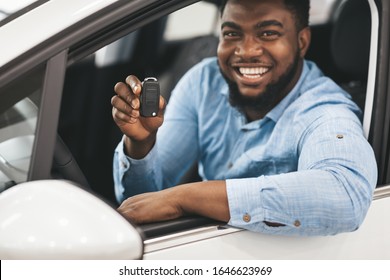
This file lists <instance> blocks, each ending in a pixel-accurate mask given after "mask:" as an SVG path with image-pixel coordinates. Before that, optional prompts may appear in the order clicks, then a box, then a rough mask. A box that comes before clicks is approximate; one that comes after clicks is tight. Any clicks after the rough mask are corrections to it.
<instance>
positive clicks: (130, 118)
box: [111, 75, 141, 123]
mask: <svg viewBox="0 0 390 280" xmlns="http://www.w3.org/2000/svg"><path fill="white" fill-rule="evenodd" d="M114 91H115V93H116V94H117V95H116V96H114V97H112V98H111V105H112V106H113V108H112V115H113V118H114V120H116V121H118V120H119V121H124V122H129V123H134V122H135V121H136V119H137V118H138V117H139V116H140V113H139V108H140V100H139V95H140V93H141V82H140V81H139V80H138V78H137V77H135V76H133V75H130V76H128V77H127V78H126V83H123V82H119V83H117V84H116V85H115V87H114Z"/></svg>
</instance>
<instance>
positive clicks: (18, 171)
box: [0, 67, 44, 191]
mask: <svg viewBox="0 0 390 280" xmlns="http://www.w3.org/2000/svg"><path fill="white" fill-rule="evenodd" d="M43 74H44V68H43V67H38V68H37V69H35V70H34V71H32V72H31V73H30V74H28V75H25V76H23V77H21V78H19V79H17V80H15V81H13V82H12V83H11V84H9V85H7V86H5V87H3V88H1V94H0V98H1V105H0V191H2V190H4V189H6V188H7V187H10V186H12V185H14V184H17V183H21V182H25V181H27V178H28V172H29V166H30V159H31V154H32V149H33V143H34V137H35V130H36V124H37V117H38V105H39V101H40V96H41V93H42V81H43Z"/></svg>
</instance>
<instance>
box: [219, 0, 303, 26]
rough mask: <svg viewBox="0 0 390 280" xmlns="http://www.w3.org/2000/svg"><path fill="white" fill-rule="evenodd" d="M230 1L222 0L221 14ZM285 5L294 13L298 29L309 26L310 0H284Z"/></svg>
mask: <svg viewBox="0 0 390 280" xmlns="http://www.w3.org/2000/svg"><path fill="white" fill-rule="evenodd" d="M228 1H229V0H221V1H220V2H221V4H220V7H219V8H220V9H219V10H220V12H221V16H222V15H223V12H224V10H225V6H226V3H227V2H228ZM253 1H256V0H253ZM284 5H285V6H286V8H287V9H288V10H290V11H291V12H292V14H293V15H294V17H295V24H296V27H297V30H302V29H303V28H305V27H308V26H309V11H310V0H284Z"/></svg>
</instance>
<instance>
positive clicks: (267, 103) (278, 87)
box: [219, 51, 301, 113]
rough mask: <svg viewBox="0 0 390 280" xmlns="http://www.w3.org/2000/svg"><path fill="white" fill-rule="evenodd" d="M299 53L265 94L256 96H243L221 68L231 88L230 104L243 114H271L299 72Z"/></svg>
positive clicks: (268, 87)
mask: <svg viewBox="0 0 390 280" xmlns="http://www.w3.org/2000/svg"><path fill="white" fill-rule="evenodd" d="M300 59H301V58H300V55H299V51H298V52H297V53H296V54H295V57H294V60H293V62H292V63H291V64H290V65H289V66H288V67H287V69H286V71H285V72H284V73H283V74H282V75H281V76H280V77H279V79H278V80H277V81H275V82H273V83H270V84H269V85H267V87H266V89H265V91H264V92H263V93H259V94H258V95H256V96H244V95H242V94H241V92H240V90H239V88H238V86H237V83H236V82H234V81H232V80H230V79H229V78H228V77H227V76H226V75H225V74H224V73H223V72H222V69H221V67H220V68H219V69H220V72H221V73H222V76H223V78H224V79H225V81H226V82H227V84H228V86H229V103H230V105H232V106H233V107H235V108H236V109H237V110H238V111H240V112H241V113H245V111H246V110H254V111H259V112H269V111H270V110H271V109H272V108H273V107H275V106H276V105H277V104H278V103H279V102H280V101H281V100H282V99H283V98H284V97H285V96H286V95H287V93H288V92H287V87H288V86H289V84H290V82H291V81H292V80H293V79H294V77H295V74H296V72H297V71H298V67H299V61H300Z"/></svg>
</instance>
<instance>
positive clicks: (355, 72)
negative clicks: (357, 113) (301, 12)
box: [330, 0, 371, 110]
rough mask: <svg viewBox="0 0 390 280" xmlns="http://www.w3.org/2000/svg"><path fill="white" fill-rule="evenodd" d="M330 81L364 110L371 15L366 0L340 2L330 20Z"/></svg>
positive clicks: (344, 0)
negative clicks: (348, 94)
mask: <svg viewBox="0 0 390 280" xmlns="http://www.w3.org/2000/svg"><path fill="white" fill-rule="evenodd" d="M332 25H333V27H332V33H331V37H330V52H331V59H332V63H333V65H334V68H335V69H334V71H333V74H332V78H333V79H334V80H335V81H336V82H338V83H339V84H340V85H341V86H342V87H343V88H344V89H345V90H346V91H347V92H349V93H350V94H351V96H352V98H353V99H354V101H355V102H356V103H357V104H358V105H359V107H360V108H361V109H362V110H363V109H364V102H365V96H366V84H367V77H368V61H369V54H370V36H371V14H370V7H369V4H368V2H367V0H343V1H340V4H339V5H338V7H337V8H336V11H335V13H334V15H333V19H332Z"/></svg>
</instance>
